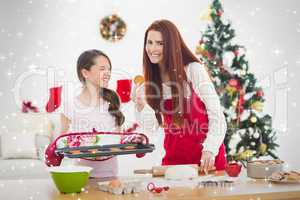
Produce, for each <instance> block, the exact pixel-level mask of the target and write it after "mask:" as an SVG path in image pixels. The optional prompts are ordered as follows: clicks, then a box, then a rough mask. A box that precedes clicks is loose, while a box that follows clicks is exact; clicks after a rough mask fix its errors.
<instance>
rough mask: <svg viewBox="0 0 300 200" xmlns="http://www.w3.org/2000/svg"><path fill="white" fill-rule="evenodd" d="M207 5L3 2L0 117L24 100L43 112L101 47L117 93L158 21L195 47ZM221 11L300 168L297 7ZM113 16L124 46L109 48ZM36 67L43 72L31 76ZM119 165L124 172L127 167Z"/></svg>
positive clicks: (265, 4) (140, 0) (284, 150)
mask: <svg viewBox="0 0 300 200" xmlns="http://www.w3.org/2000/svg"><path fill="white" fill-rule="evenodd" d="M209 2H210V1H200V0H189V1H180V0H172V1H171V0H152V1H146V0H122V1H121V0H89V1H84V0H53V1H49V0H27V1H25V0H22V1H21V0H20V1H17V0H11V1H4V0H1V1H0V10H1V11H0V40H1V42H0V66H1V68H0V70H1V73H0V81H1V84H0V100H1V113H0V117H1V118H4V117H5V116H6V115H9V114H10V113H12V112H17V111H19V108H18V106H19V105H20V100H23V99H27V100H31V101H34V103H35V105H38V106H39V107H40V108H41V110H43V107H44V106H45V103H46V102H47V99H48V87H51V86H53V85H58V84H62V83H63V84H64V85H68V89H72V90H74V88H75V89H78V87H79V86H80V85H79V84H78V81H77V77H76V70H75V69H76V68H75V63H76V59H77V57H78V56H79V54H80V53H81V52H83V51H84V50H87V49H91V48H96V49H101V50H103V51H104V52H106V53H107V54H108V55H109V56H110V58H111V60H112V63H113V77H112V80H111V87H112V88H115V85H116V80H117V79H120V78H131V77H133V76H134V75H136V74H139V73H141V71H142V68H141V63H142V44H143V36H144V31H145V29H146V27H147V26H148V25H149V24H150V23H151V22H152V21H154V20H155V19H161V18H167V19H170V20H172V21H173V22H174V23H175V24H176V25H177V26H178V27H179V29H180V31H181V33H182V35H183V38H184V39H185V41H186V43H187V44H188V46H189V47H190V48H191V49H192V50H193V49H195V47H196V44H197V42H198V40H199V38H200V31H201V30H204V28H205V26H206V22H205V21H201V20H200V17H201V15H202V14H203V13H204V12H205V11H206V10H207V8H208V5H209ZM224 7H225V14H226V16H227V17H229V18H230V19H231V21H232V22H233V26H234V28H235V29H236V31H237V37H236V41H237V42H238V43H239V44H242V45H245V47H246V48H247V49H248V54H247V55H248V59H249V62H250V68H251V71H252V72H254V73H255V74H256V75H257V78H258V79H259V80H260V81H261V83H262V85H263V86H264V87H265V94H266V104H265V112H266V113H270V114H272V115H273V117H274V125H275V127H276V128H277V129H278V142H279V144H280V145H281V147H280V148H279V151H278V153H279V155H280V156H281V158H282V159H284V160H286V161H287V162H288V163H289V164H290V165H291V166H298V167H300V161H299V159H296V157H297V155H298V154H299V153H300V150H299V149H298V148H297V145H298V144H297V143H298V142H297V141H299V139H300V135H299V134H297V130H298V129H299V124H300V123H299V118H298V117H297V114H298V113H299V112H297V110H298V109H297V108H298V105H297V98H298V97H299V94H297V93H296V91H298V90H299V86H298V85H297V83H296V78H297V77H298V76H299V65H300V61H299V60H300V50H299V48H297V46H296V44H300V39H299V38H300V37H299V35H300V24H299V22H300V20H299V19H300V18H299V12H300V9H299V7H300V6H299V2H297V1H296V0H294V1H292V0H290V1H280V0H276V1H267V0H264V1H259V0H254V1H234V0H224ZM115 11H116V12H117V13H118V14H119V15H120V16H121V17H122V18H123V19H124V20H125V22H126V23H127V25H128V30H127V34H126V36H125V38H124V39H123V40H122V41H120V42H117V43H110V42H107V41H104V40H103V39H102V38H101V37H100V34H99V21H100V19H101V18H102V17H104V16H106V15H108V14H111V13H113V12H115ZM34 66H36V67H37V70H38V73H32V72H30V69H32V68H34ZM39 73H41V74H39ZM43 73H44V74H43ZM288 88H289V89H288ZM65 90H66V88H65ZM18 95H19V97H18ZM284 95H286V96H284ZM43 111H44V110H43ZM2 124H3V123H2ZM161 140H162V137H159V138H157V143H160V146H158V147H159V148H161V142H162V141H161ZM151 156H153V157H155V159H154V158H152V157H151ZM151 156H150V155H149V157H148V158H145V159H142V160H138V161H136V162H134V161H132V162H129V161H128V160H127V162H125V161H126V160H125V159H124V158H123V161H122V162H121V163H126V164H131V165H136V168H137V167H150V166H152V165H153V163H155V164H158V163H159V160H160V157H161V156H162V155H161V149H159V152H158V153H156V154H153V155H151ZM120 168H121V169H122V170H121V172H122V173H123V172H124V173H125V171H126V169H129V167H127V168H125V167H120Z"/></svg>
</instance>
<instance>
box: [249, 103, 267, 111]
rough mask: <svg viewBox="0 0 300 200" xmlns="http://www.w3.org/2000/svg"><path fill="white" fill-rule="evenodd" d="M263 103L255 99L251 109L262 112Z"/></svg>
mask: <svg viewBox="0 0 300 200" xmlns="http://www.w3.org/2000/svg"><path fill="white" fill-rule="evenodd" d="M263 106H264V105H263V103H262V102H260V101H255V102H253V103H252V104H251V109H253V110H256V111H259V112H261V111H262V110H263Z"/></svg>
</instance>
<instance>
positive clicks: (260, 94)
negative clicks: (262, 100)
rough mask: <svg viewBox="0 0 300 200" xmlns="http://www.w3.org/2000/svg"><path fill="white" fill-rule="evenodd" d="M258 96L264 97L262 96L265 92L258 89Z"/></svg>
mask: <svg viewBox="0 0 300 200" xmlns="http://www.w3.org/2000/svg"><path fill="white" fill-rule="evenodd" d="M256 96H259V97H262V96H264V92H263V91H262V90H257V91H256Z"/></svg>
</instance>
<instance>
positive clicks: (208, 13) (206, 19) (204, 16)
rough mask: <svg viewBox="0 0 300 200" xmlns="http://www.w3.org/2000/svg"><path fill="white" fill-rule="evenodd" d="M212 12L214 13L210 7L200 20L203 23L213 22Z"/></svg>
mask: <svg viewBox="0 0 300 200" xmlns="http://www.w3.org/2000/svg"><path fill="white" fill-rule="evenodd" d="M211 12H212V10H211V8H210V7H209V8H208V9H207V11H206V12H205V13H204V14H203V15H202V16H201V17H200V19H201V20H202V21H212V18H211Z"/></svg>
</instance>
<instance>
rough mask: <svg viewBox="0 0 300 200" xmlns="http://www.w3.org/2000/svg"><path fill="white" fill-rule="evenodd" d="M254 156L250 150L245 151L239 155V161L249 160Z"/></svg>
mask: <svg viewBox="0 0 300 200" xmlns="http://www.w3.org/2000/svg"><path fill="white" fill-rule="evenodd" d="M253 155H254V153H253V151H252V150H250V149H247V150H245V151H244V152H242V153H241V154H240V155H239V159H240V160H249V159H250V158H252V157H253Z"/></svg>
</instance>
